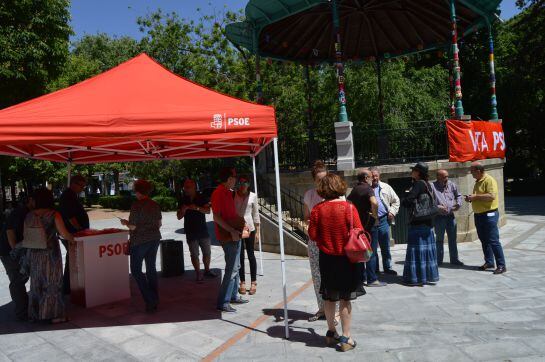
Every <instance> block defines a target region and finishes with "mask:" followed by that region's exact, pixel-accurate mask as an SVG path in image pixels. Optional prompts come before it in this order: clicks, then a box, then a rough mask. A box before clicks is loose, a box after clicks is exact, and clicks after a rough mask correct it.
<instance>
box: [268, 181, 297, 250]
mask: <svg viewBox="0 0 545 362" xmlns="http://www.w3.org/2000/svg"><path fill="white" fill-rule="evenodd" d="M258 182H259V200H258V202H259V206H260V210H261V212H262V213H263V214H265V215H266V216H269V217H271V218H273V219H274V218H278V212H277V210H278V209H277V207H276V193H275V192H276V185H275V184H274V183H273V182H271V181H270V180H268V179H267V178H265V177H263V176H258ZM280 197H281V201H282V220H283V222H284V230H285V231H287V232H289V233H290V234H292V235H293V236H295V237H297V238H298V239H300V240H301V241H303V242H304V243H305V244H306V243H307V236H306V234H305V232H304V224H303V216H304V202H303V197H302V196H301V195H299V194H298V193H296V192H295V191H293V190H291V189H288V188H286V187H281V188H280ZM277 220H278V219H277Z"/></svg>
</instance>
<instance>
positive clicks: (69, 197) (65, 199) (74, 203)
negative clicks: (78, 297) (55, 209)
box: [59, 175, 89, 294]
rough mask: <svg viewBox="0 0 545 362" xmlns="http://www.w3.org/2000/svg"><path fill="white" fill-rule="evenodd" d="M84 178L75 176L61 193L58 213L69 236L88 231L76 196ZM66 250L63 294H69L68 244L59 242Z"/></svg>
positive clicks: (86, 222) (82, 187) (82, 186)
mask: <svg viewBox="0 0 545 362" xmlns="http://www.w3.org/2000/svg"><path fill="white" fill-rule="evenodd" d="M85 184H86V182H85V178H84V177H83V176H81V175H75V176H74V177H72V178H71V179H70V187H68V188H67V189H66V190H64V192H63V193H62V195H61V197H60V199H59V211H60V213H61V215H62V218H63V220H64V224H65V225H66V229H67V230H68V232H69V233H70V234H74V233H76V232H78V231H81V230H85V229H89V216H88V215H87V212H86V211H85V208H84V207H83V204H82V203H81V201H80V200H79V197H78V195H79V194H81V193H82V192H83V190H84V189H85ZM61 241H62V244H63V245H64V247H65V248H66V260H65V264H64V276H63V292H64V294H70V263H69V254H70V253H69V250H68V242H67V241H66V240H61Z"/></svg>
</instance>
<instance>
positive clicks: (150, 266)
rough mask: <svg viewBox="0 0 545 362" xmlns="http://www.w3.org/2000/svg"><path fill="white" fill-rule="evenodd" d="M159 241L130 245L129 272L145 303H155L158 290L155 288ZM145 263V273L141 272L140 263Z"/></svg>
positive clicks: (157, 299)
mask: <svg viewBox="0 0 545 362" xmlns="http://www.w3.org/2000/svg"><path fill="white" fill-rule="evenodd" d="M159 243H160V241H159V240H157V241H149V242H147V243H144V244H140V245H131V274H132V276H133V278H134V280H136V284H137V285H138V288H139V289H140V293H142V297H143V298H144V301H145V302H146V304H147V305H157V303H158V302H159V292H158V288H157V284H158V283H157V268H156V267H155V262H156V259H157V249H159ZM143 262H145V263H146V275H145V276H144V273H142V263H143Z"/></svg>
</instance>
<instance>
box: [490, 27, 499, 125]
mask: <svg viewBox="0 0 545 362" xmlns="http://www.w3.org/2000/svg"><path fill="white" fill-rule="evenodd" d="M488 35H489V43H490V55H489V57H490V58H489V63H490V107H491V108H490V109H491V111H490V120H493V121H497V120H498V109H497V107H498V102H497V100H496V70H495V65H494V34H493V32H492V25H491V24H488Z"/></svg>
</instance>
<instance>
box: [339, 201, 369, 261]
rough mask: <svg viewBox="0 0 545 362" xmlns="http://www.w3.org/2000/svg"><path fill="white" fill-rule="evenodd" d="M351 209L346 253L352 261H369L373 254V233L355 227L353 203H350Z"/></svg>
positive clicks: (345, 247)
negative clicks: (371, 240)
mask: <svg viewBox="0 0 545 362" xmlns="http://www.w3.org/2000/svg"><path fill="white" fill-rule="evenodd" d="M348 208H349V210H350V230H349V231H348V242H347V243H346V245H345V246H344V253H345V254H346V256H347V257H348V259H349V260H350V262H352V263H367V262H368V261H369V259H371V256H372V255H373V249H372V248H371V243H370V242H369V240H370V239H371V235H369V233H368V232H367V231H365V230H364V229H361V228H355V227H354V215H353V214H352V205H351V204H348Z"/></svg>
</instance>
